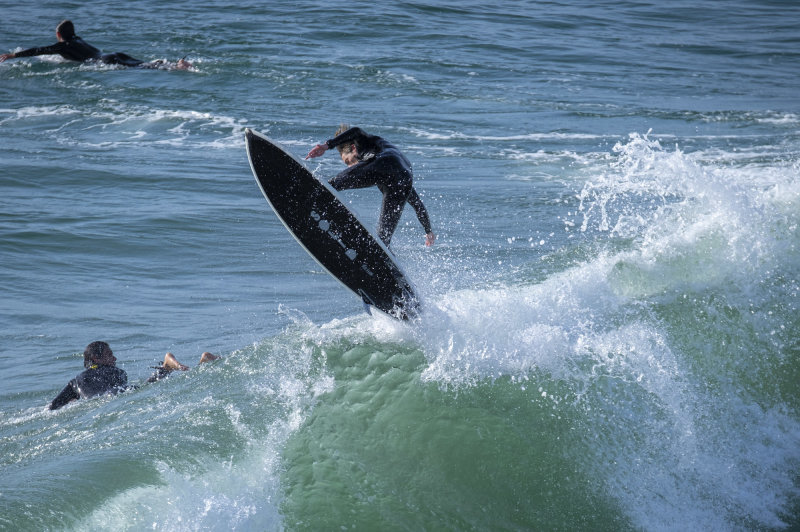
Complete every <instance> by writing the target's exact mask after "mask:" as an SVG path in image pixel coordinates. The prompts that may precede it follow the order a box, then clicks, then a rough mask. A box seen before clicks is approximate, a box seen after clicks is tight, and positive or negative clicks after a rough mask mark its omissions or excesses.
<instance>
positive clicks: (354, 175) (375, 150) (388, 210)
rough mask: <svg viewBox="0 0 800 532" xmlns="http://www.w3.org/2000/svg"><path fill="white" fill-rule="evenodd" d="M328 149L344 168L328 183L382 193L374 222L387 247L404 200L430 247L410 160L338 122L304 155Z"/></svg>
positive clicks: (429, 231)
mask: <svg viewBox="0 0 800 532" xmlns="http://www.w3.org/2000/svg"><path fill="white" fill-rule="evenodd" d="M331 148H337V149H338V150H339V155H340V156H341V157H342V161H343V162H344V164H346V165H347V167H348V168H347V169H346V170H344V171H342V172H341V173H339V175H337V176H336V177H334V178H332V179H331V180H330V181H328V183H330V185H331V186H332V187H333V188H334V189H335V190H349V189H353V188H366V187H371V186H377V187H378V190H380V191H381V193H382V194H383V204H382V205H381V214H380V218H379V221H378V236H379V237H380V239H381V240H383V242H384V243H385V244H386V246H387V247H388V246H389V242H391V240H392V235H393V234H394V231H395V229H396V228H397V224H398V223H399V222H400V215H401V214H403V207H405V204H406V202H408V203H410V204H411V206H412V207H414V211H416V213H417V218H418V219H419V222H420V223H421V224H422V227H423V229H425V245H426V246H432V245H433V241H434V240H435V239H436V236H435V235H434V234H433V229H432V228H431V221H430V218H429V217H428V210H427V209H426V208H425V205H424V204H423V203H422V199H421V198H420V197H419V194H417V191H416V190H415V189H414V174H413V173H412V172H411V163H410V162H409V161H408V159H407V158H406V156H405V155H403V154H402V153H401V152H400V150H398V149H397V148H396V147H395V146H394V145H392V144H390V143H389V142H388V141H386V140H385V139H383V138H381V137H378V136H376V135H369V134H367V133H365V132H364V131H363V130H362V129H361V128H358V127H350V126H348V125H347V124H342V125H341V126H340V127H339V129H338V130H337V131H336V135H335V136H334V138H332V139H329V140H327V141H326V142H325V143H324V144H317V145H316V146H314V147H313V148H311V151H309V152H308V155H306V159H308V158H309V157H319V156H320V155H322V154H324V153H325V152H326V151H328V150H329V149H331Z"/></svg>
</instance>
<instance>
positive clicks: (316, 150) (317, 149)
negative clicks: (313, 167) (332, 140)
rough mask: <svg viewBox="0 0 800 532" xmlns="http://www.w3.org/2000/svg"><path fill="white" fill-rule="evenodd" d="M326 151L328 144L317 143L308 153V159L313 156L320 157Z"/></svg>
mask: <svg viewBox="0 0 800 532" xmlns="http://www.w3.org/2000/svg"><path fill="white" fill-rule="evenodd" d="M326 151H328V146H327V145H326V144H317V145H316V146H314V147H313V148H311V151H310V152H308V155H306V159H309V158H311V157H319V156H320V155H322V154H323V153H325V152H326Z"/></svg>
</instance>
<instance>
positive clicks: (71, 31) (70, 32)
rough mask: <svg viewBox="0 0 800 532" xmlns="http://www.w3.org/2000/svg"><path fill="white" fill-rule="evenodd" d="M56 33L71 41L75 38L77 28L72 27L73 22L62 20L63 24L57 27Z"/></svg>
mask: <svg viewBox="0 0 800 532" xmlns="http://www.w3.org/2000/svg"><path fill="white" fill-rule="evenodd" d="M56 31H57V32H58V33H59V34H60V35H61V37H62V38H63V39H71V38H73V37H75V26H73V25H72V21H71V20H62V21H61V23H60V24H59V25H58V26H56Z"/></svg>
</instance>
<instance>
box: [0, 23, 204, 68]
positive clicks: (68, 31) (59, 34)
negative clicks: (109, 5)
mask: <svg viewBox="0 0 800 532" xmlns="http://www.w3.org/2000/svg"><path fill="white" fill-rule="evenodd" d="M56 38H57V39H58V42H57V43H55V44H51V45H50V46H40V47H37V48H29V49H28V50H23V51H21V52H16V53H10V54H2V55H0V63H2V62H3V61H5V60H6V59H15V58H18V57H32V56H36V55H55V54H58V55H60V56H61V57H63V58H64V59H67V60H69V61H79V62H85V61H98V62H100V63H105V64H108V65H123V66H128V67H139V68H169V67H170V64H169V63H168V62H167V61H163V60H161V59H159V60H156V61H150V62H149V63H147V62H145V61H142V60H140V59H136V58H133V57H131V56H129V55H128V54H125V53H122V52H116V53H113V54H104V53H102V52H101V51H100V50H98V49H97V48H95V47H94V46H92V45H91V44H89V43H87V42H86V41H84V40H83V39H81V38H80V37H78V36H77V35H75V26H74V25H73V24H72V21H70V20H63V21H61V23H60V24H59V25H58V27H56ZM191 67H192V64H191V63H190V62H188V61H186V60H185V59H181V60H179V61H178V62H177V63H176V64H175V66H174V67H173V68H175V69H177V70H188V69H189V68H191Z"/></svg>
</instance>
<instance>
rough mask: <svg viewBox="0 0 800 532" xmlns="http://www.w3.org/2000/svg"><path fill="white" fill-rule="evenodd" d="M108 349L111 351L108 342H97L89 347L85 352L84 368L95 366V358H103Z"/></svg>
mask: <svg viewBox="0 0 800 532" xmlns="http://www.w3.org/2000/svg"><path fill="white" fill-rule="evenodd" d="M106 349H108V350H111V346H109V345H108V344H107V343H106V342H101V341H97V342H92V343H91V344H89V345H87V346H86V349H84V350H83V367H85V368H88V367H90V366H91V365H92V364H94V359H95V358H102V357H103V352H104V351H105V350H106Z"/></svg>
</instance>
